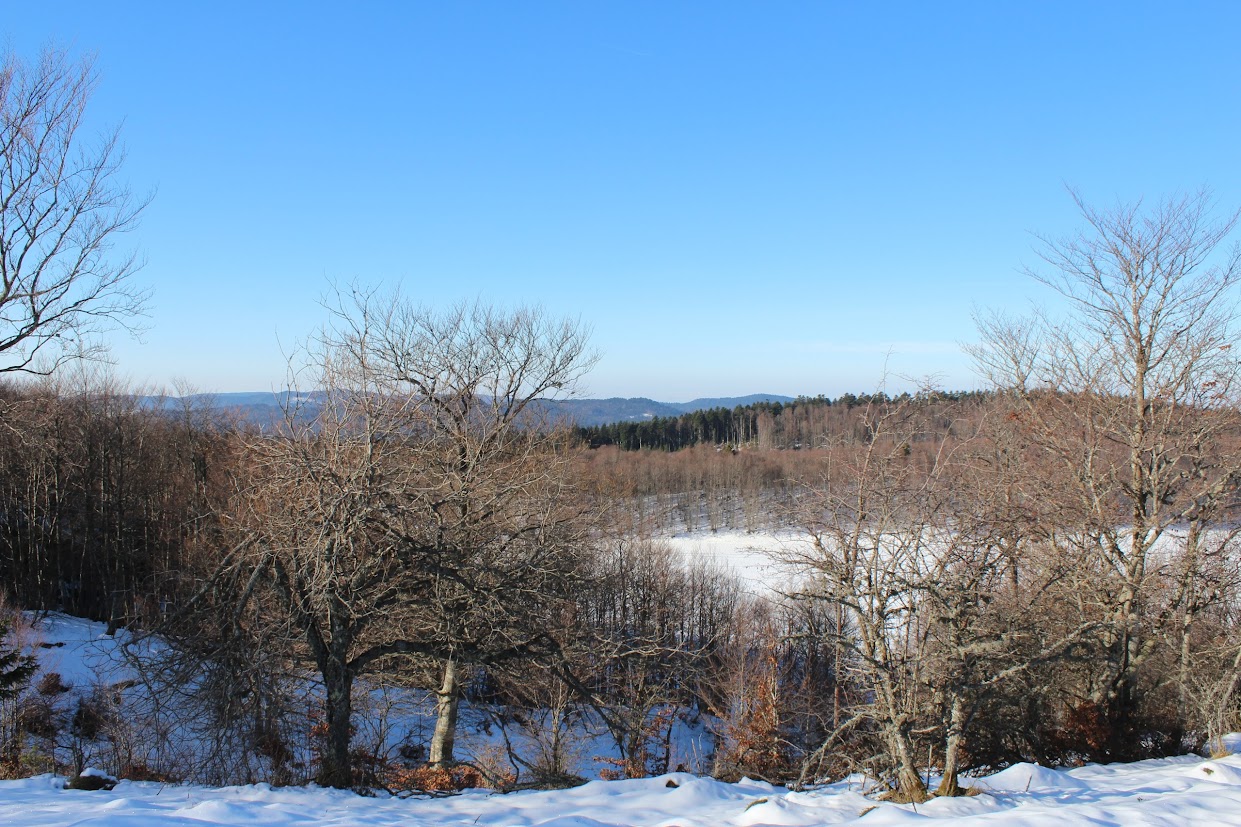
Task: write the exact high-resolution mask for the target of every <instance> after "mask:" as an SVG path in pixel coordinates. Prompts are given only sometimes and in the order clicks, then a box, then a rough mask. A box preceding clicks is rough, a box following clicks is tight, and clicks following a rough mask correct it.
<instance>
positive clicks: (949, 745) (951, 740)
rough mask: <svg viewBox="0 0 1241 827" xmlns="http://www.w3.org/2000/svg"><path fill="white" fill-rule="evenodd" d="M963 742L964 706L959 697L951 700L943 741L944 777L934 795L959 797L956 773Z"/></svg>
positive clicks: (958, 769)
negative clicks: (950, 709) (946, 732)
mask: <svg viewBox="0 0 1241 827" xmlns="http://www.w3.org/2000/svg"><path fill="white" fill-rule="evenodd" d="M964 740H965V705H964V704H963V703H962V702H961V698H960V697H954V698H953V699H952V712H951V713H950V714H949V717H948V734H947V737H946V738H945V739H944V777H943V778H942V779H941V780H940V782H939V787H937V788H936V790H935V794H936V795H939V796H955V795H961V793H962V790H961V786H960V784H958V783H957V773H958V772H959V771H960V766H961V746H962V742H963V741H964Z"/></svg>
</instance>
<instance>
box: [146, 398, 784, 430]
mask: <svg viewBox="0 0 1241 827" xmlns="http://www.w3.org/2000/svg"><path fill="white" fill-rule="evenodd" d="M298 396H300V397H301V398H302V399H303V400H304V401H305V402H307V403H308V404H309V405H310V406H314V405H316V403H317V401H318V399H320V398H321V397H322V392H320V391H313V392H310V393H301V394H298ZM289 398H290V392H289V391H246V392H240V393H209V394H208V393H203V394H191V395H189V396H186V397H184V398H178V397H147V398H145V399H144V401H146V402H147V403H148V404H152V405H161V406H162V407H164V408H166V409H175V408H177V407H179V406H180V405H182V404H185V403H191V404H194V403H197V404H200V405H201V404H203V403H206V404H209V405H211V406H212V407H214V408H217V409H219V410H222V411H229V412H232V413H236V414H238V415H240V416H241V418H243V419H246V420H249V421H252V422H260V423H262V422H271V421H274V419H275V418H278V416H279V412H280V410H281V407H282V406H283V404H284V403H285V402H286V400H288V399H289ZM792 401H793V397H791V396H781V395H779V394H774V393H752V394H749V395H748V396H720V397H703V398H699V399H693V400H691V401H689V402H658V401H656V400H654V399H647V398H645V397H632V398H628V399H626V398H622V397H619V396H614V397H611V398H609V399H561V400H556V401H549V402H545V403H544V404H546V405H547V406H548V412H549V413H550V414H552V415H553V416H554V417H556V418H558V419H565V420H568V421H570V422H572V423H574V424H576V425H606V424H608V423H611V422H625V421H644V420H648V419H654V418H655V417H669V416H680V415H681V414H684V413H693V412H694V411H701V410H707V409H709V408H735V407H737V406H738V405H753V404H754V403H756V402H781V403H784V402H792Z"/></svg>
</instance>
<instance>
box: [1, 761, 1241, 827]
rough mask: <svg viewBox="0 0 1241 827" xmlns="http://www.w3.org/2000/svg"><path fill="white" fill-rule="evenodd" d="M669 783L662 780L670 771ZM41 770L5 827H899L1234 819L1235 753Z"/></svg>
mask: <svg viewBox="0 0 1241 827" xmlns="http://www.w3.org/2000/svg"><path fill="white" fill-rule="evenodd" d="M669 780H672V781H675V782H676V784H677V786H675V787H670V786H669V785H668V781H669ZM63 783H64V780H63V779H60V778H56V777H54V776H50V775H42V776H38V777H35V778H28V779H24V780H21V781H4V782H0V824H5V825H12V827H35V825H38V827H59V826H60V825H64V826H65V827H68V825H74V827H148V826H150V827H154V825H186V827H211V825H220V826H221V827H225V825H228V826H229V827H247V826H248V825H267V827H304V825H311V824H321V825H342V826H343V825H357V827H389V826H391V827H397V825H401V827H423V825H426V827H430V826H431V825H443V827H456V825H461V826H462V827H464V826H465V825H481V827H510V826H511V827H620V825H650V827H673V825H680V827H707V826H708V825H720V827H730V826H731V825H736V827H761V825H788V827H810V825H821V824H822V825H826V824H849V823H854V822H857V823H861V824H863V825H866V826H867V827H870V826H871V825H904V824H914V823H925V822H927V821H939V822H942V823H951V824H961V825H991V826H995V827H1005V825H1023V827H1040V825H1050V826H1052V827H1070V825H1078V824H1080V825H1094V826H1095V827H1109V825H1118V826H1119V825H1159V824H1162V825H1182V824H1220V825H1229V824H1234V825H1241V758H1238V757H1227V758H1222V759H1215V760H1208V759H1203V758H1200V757H1196V756H1185V757H1181V758H1169V759H1159V760H1151V761H1141V762H1138V763H1134V764H1113V765H1109V766H1086V767H1081V768H1078V769H1074V770H1068V771H1059V770H1052V769H1048V768H1046V767H1038V766H1035V765H1032V764H1018V765H1015V766H1013V767H1009V768H1008V769H1006V770H1003V771H1001V772H998V773H996V774H994V775H991V776H988V777H986V778H979V779H972V780H971V781H970V782H969V783H971V784H972V785H974V786H977V787H980V788H982V789H984V790H986V792H983V793H981V794H980V795H975V796H968V797H963V798H951V799H933V800H931V801H928V802H926V803H925V804H919V805H913V804H890V803H886V802H880V801H876V800H875V799H874V798H872V797H869V796H866V795H863V794H862V791H861V788H860V787H859V785H858V784H857V783H856V782H855V783H852V784H850V783H846V782H842V783H840V784H834V785H831V786H829V787H825V788H823V789H819V790H814V791H810V792H789V791H787V790H784V789H782V788H779V787H772V786H771V785H770V784H764V783H762V782H754V781H746V780H743V781H741V782H738V783H736V784H725V783H723V782H720V781H715V780H713V779H710V778H696V777H694V776H692V775H688V774H686V773H672V774H669V775H665V776H660V777H658V778H647V779H639V780H629V781H592V782H590V783H588V784H585V785H583V786H581V787H576V788H574V789H569V790H552V791H540V792H522V793H510V794H507V795H501V794H498V793H489V792H485V791H481V790H472V791H468V792H466V793H463V794H461V795H457V796H449V797H445V798H406V799H402V798H393V797H387V796H384V797H364V796H359V795H355V794H353V793H349V792H342V791H338V790H326V789H321V788H317V787H306V788H301V787H286V788H272V787H270V786H268V785H265V784H257V785H252V786H245V787H219V788H211V787H199V786H192V785H187V786H165V785H160V784H156V783H151V782H132V781H122V782H121V783H120V784H118V785H117V787H116V789H114V790H112V791H90V792H87V791H79V790H64V789H62V786H63Z"/></svg>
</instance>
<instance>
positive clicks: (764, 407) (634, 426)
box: [574, 391, 988, 451]
mask: <svg viewBox="0 0 1241 827" xmlns="http://www.w3.org/2000/svg"><path fill="white" fill-rule="evenodd" d="M987 396H988V393H987V392H986V391H924V392H920V393H917V394H913V395H911V394H908V393H903V394H899V395H897V396H892V397H890V396H889V395H888V394H886V393H884V392H882V391H880V392H877V393H873V394H861V395H858V396H855V395H854V394H851V393H846V394H843V395H841V396H839V397H837V398H835V399H830V398H828V397H826V396H822V395H820V396H799V397H798V398H797V399H795V400H793V401H792V402H756V403H754V404H751V405H738V406H736V407H735V408H732V409H729V408H709V409H705V410H701V411H693V412H691V413H685V414H681V415H680V416H672V417H654V418H652V419H649V420H645V421H642V422H612V423H608V424H604V425H591V426H578V427H576V428H575V429H574V434H575V435H576V437H577V438H578V439H580V440H581V441H582V442H583V443H584V444H586V445H587V446H589V447H591V448H599V447H602V446H605V445H615V446H616V447H618V448H620V449H621V450H623V451H640V450H655V451H679V450H681V449H683V448H692V447H694V446H696V445H712V446H716V447H720V448H730V449H736V448H740V447H743V446H744V447H755V448H776V449H793V450H797V449H801V448H816V447H821V446H822V445H824V444H826V442H827V441H828V440H831V439H833V438H835V437H837V436H845V435H851V436H852V437H853V438H855V439H864V438H865V437H866V434H865V427H864V425H860V424H859V423H858V422H857V420H856V417H854V416H853V415H852V412H853V410H854V409H855V408H859V407H861V408H865V407H868V406H872V405H877V404H886V403H888V402H917V403H918V404H923V405H930V406H936V405H943V404H945V403H953V402H981V401H984V400H985V399H986V397H987Z"/></svg>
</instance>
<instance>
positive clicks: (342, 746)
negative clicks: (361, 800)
mask: <svg viewBox="0 0 1241 827" xmlns="http://www.w3.org/2000/svg"><path fill="white" fill-rule="evenodd" d="M323 688H324V690H325V692H326V694H327V697H326V701H325V704H324V711H325V712H326V713H327V721H326V723H327V732H326V734H325V735H326V743H325V744H324V745H323V752H322V754H321V756H320V759H319V775H318V778H317V779H316V780H317V781H318V782H319V784H320V785H322V786H324V787H337V788H340V789H349V788H350V787H352V786H353V766H352V761H351V759H350V755H349V740H350V734H351V733H350V731H349V730H350V726H349V725H350V719H351V718H352V716H353V698H352V695H353V675H351V674H350V673H349V671H348V670H347V669H345V668H343V667H338V668H333V669H326V670H324V672H323Z"/></svg>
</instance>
